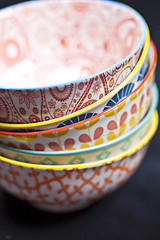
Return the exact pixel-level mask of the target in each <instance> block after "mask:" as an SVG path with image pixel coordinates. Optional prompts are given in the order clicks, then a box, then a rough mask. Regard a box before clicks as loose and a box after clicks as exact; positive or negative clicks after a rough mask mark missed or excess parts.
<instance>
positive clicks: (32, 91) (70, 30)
mask: <svg viewBox="0 0 160 240" xmlns="http://www.w3.org/2000/svg"><path fill="white" fill-rule="evenodd" d="M44 9H46V11H45V13H47V14H44ZM117 12H118V17H117ZM75 13H76V14H75ZM93 13H94V14H93ZM111 13H112V14H111ZM82 14H83V18H82ZM17 16H18V17H17ZM57 16H58V19H59V20H58V21H57V20H56V19H57ZM0 19H1V21H0V22H1V25H2V26H1V29H3V34H2V36H1V41H0V44H1V46H3V48H2V49H3V53H2V54H1V56H0V63H1V65H0V74H1V79H3V81H2V82H3V84H5V85H4V86H1V87H0V92H1V98H0V104H1V106H2V107H1V109H2V110H1V114H0V120H1V122H4V124H1V127H10V128H12V127H13V128H25V127H26V128H30V127H33V128H35V127H36V126H37V127H38V126H41V125H42V122H43V121H44V123H43V124H44V125H43V126H42V128H44V127H45V125H46V124H50V123H55V126H57V124H58V125H59V122H60V121H61V120H65V119H67V117H68V118H69V119H70V118H71V117H73V116H75V115H74V113H75V114H80V113H82V112H83V109H84V111H85V112H86V111H88V110H89V109H90V106H91V107H95V106H98V105H99V104H100V103H101V102H102V101H100V100H99V99H103V101H104V100H105V96H106V95H108V94H109V93H112V91H113V90H114V89H115V88H116V89H117V90H116V91H118V88H117V85H119V84H120V85H121V83H123V84H125V83H126V82H125V81H126V78H127V76H128V75H129V76H130V78H131V76H133V75H134V73H135V72H136V70H135V71H134V70H133V69H134V67H135V66H137V62H138V66H140V63H142V61H143V60H144V57H145V56H146V49H147V46H148V44H149V42H148V41H149V31H148V30H147V25H146V23H145V21H144V20H143V18H142V17H141V16H140V15H139V14H138V13H137V12H136V11H135V10H133V9H131V8H130V7H128V6H126V5H124V4H120V3H116V2H110V1H88V2H81V1H79V2H77V1H69V2H66V1H60V2H54V1H53V2H51V1H45V2H44V1H32V2H29V3H23V4H19V5H16V6H14V7H10V8H7V9H5V10H1V11H0ZM66 19H67V21H66ZM53 23H54V24H53ZM12 26H13V27H12ZM64 29H65V31H64ZM106 29H107V34H104V32H106ZM113 30H114V31H113ZM147 31H148V33H147ZM53 36H54V37H53ZM146 38H147V41H146ZM145 41H146V44H145ZM44 43H45V44H44ZM144 44H145V47H144ZM143 47H144V49H145V51H144V50H143V52H142V55H143V58H140V59H141V60H140V62H139V61H138V59H139V57H140V56H141V51H142V49H143ZM95 49H97V50H98V51H97V52H95ZM53 59H54V60H53ZM122 59H123V60H122ZM100 62H101V63H102V65H101V66H100V64H99V63H100ZM107 66H109V67H108V68H107ZM97 67H98V69H97ZM99 68H100V69H99ZM135 68H136V67H135ZM137 68H138V67H137ZM137 68H136V69H137ZM104 69H105V70H104ZM132 70H133V71H134V73H133V74H132V75H130V73H131V72H133V71H132ZM96 72H97V73H96ZM71 73H72V74H71ZM77 73H78V74H79V75H78V76H77ZM83 76H89V77H83ZM70 77H71V78H70ZM72 77H73V79H72ZM66 78H68V79H66ZM77 78H79V79H80V80H77V81H75V79H77ZM61 80H62V82H61ZM54 81H55V84H54ZM127 81H128V80H127ZM50 82H52V86H51V85H50ZM57 82H58V84H57ZM60 82H61V83H60ZM124 82H125V83H124ZM44 83H45V85H44ZM121 86H124V85H121ZM114 93H115V92H114ZM110 96H111V95H110ZM108 98H109V96H108ZM63 116H64V117H63ZM65 117H66V118H65ZM56 118H57V119H56ZM7 122H8V123H12V124H13V125H12V124H11V125H10V124H7ZM5 123H6V124H5ZM27 123H30V124H27ZM20 125H21V126H20Z"/></svg>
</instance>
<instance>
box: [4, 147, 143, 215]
mask: <svg viewBox="0 0 160 240" xmlns="http://www.w3.org/2000/svg"><path fill="white" fill-rule="evenodd" d="M146 150H147V146H144V147H143V148H142V149H140V150H139V151H137V152H134V153H133V154H132V155H130V156H126V157H124V158H123V159H121V160H119V161H118V162H113V163H111V164H103V165H101V166H98V167H92V168H85V169H73V170H61V171H59V170H40V169H38V168H37V169H36V168H28V167H19V166H16V165H14V164H10V163H7V162H2V161H0V186H1V188H3V189H4V190H6V191H7V192H9V193H11V194H13V195H14V196H16V197H18V198H21V199H24V200H27V201H28V202H29V203H30V204H33V205H34V206H35V207H38V208H40V209H43V210H47V211H51V212H69V211H75V210H79V209H81V208H84V207H86V206H88V205H90V204H91V203H93V202H94V201H95V200H98V199H100V198H102V197H103V196H105V195H106V194H109V193H110V192H113V191H114V190H115V189H116V188H118V187H120V186H121V185H122V184H123V183H124V182H126V181H127V180H128V178H129V177H130V176H131V175H132V174H133V173H134V172H135V171H136V169H137V168H138V166H139V164H140V163H141V162H142V160H143V158H144V156H145V154H146Z"/></svg>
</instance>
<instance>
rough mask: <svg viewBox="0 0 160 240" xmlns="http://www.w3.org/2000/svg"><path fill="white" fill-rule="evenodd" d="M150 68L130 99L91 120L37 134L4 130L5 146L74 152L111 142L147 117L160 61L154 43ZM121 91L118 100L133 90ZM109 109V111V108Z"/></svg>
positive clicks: (125, 89)
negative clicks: (155, 73)
mask: <svg viewBox="0 0 160 240" xmlns="http://www.w3.org/2000/svg"><path fill="white" fill-rule="evenodd" d="M152 46H153V48H152V50H153V51H152V54H151V55H150V57H151V61H152V62H151V65H150V69H149V71H148V73H147V75H146V77H145V78H144V80H143V81H142V82H141V84H140V86H139V87H138V88H137V89H136V90H135V91H133V92H131V93H130V94H129V95H128V96H127V97H126V98H124V99H123V100H122V101H120V102H119V103H117V104H116V105H114V106H112V107H111V105H112V104H113V102H111V103H109V104H108V106H106V110H105V111H104V112H102V113H101V114H98V115H96V116H94V117H92V118H89V119H87V120H84V121H81V122H78V123H75V124H73V125H70V126H65V122H64V126H62V127H61V128H59V129H53V130H49V131H41V132H35V133H32V132H31V133H30V132H29V133H12V132H3V131H0V138H1V139H0V141H1V143H2V144H4V145H7V146H10V147H15V148H20V149H25V150H32V151H33V150H36V151H71V150H72V151H73V150H77V149H82V148H88V147H93V146H96V145H100V144H103V143H107V142H109V141H111V140H113V139H116V138H118V137H120V136H121V135H123V134H125V133H127V132H128V131H129V130H130V129H131V128H133V127H135V126H136V125H137V124H138V123H139V122H140V120H141V119H142V118H143V117H144V115H145V114H146V112H147V111H148V108H149V107H150V103H151V99H152V94H151V93H150V92H151V91H150V89H151V88H152V86H153V82H154V71H155V65H156V61H157V56H156V49H155V46H154V45H153V44H152ZM130 88H131V87H130V85H129V86H128V88H123V89H121V90H120V91H119V92H118V93H117V94H116V95H115V96H114V99H115V101H116V99H120V98H121V97H122V96H123V95H125V92H127V91H128V89H130ZM107 107H108V108H109V109H107Z"/></svg>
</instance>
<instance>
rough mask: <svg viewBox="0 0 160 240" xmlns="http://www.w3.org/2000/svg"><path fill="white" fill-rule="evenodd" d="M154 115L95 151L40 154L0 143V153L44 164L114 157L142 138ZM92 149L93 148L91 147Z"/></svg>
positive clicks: (75, 162) (152, 121) (90, 160)
mask: <svg viewBox="0 0 160 240" xmlns="http://www.w3.org/2000/svg"><path fill="white" fill-rule="evenodd" d="M154 120H155V119H154V117H152V119H150V120H149V121H148V122H147V123H146V124H145V125H144V126H143V127H141V128H140V129H139V130H138V131H136V132H135V134H133V135H131V136H129V137H127V138H124V140H122V141H120V142H118V143H115V144H113V145H112V144H111V146H106V147H103V148H101V149H98V150H96V151H89V152H87V151H86V152H82V153H79V154H77V153H75V154H70V155H58V156H57V155H52V153H51V154H50V155H49V154H48V155H42V154H40V153H38V154H37V152H34V153H33V154H32V152H31V151H16V149H14V148H8V147H4V146H3V145H0V155H1V156H4V157H7V158H11V159H13V160H17V161H21V162H28V163H33V164H46V165H68V164H81V163H89V162H94V161H98V160H100V161H101V160H104V159H108V160H109V159H114V157H116V156H117V155H120V154H123V153H124V152H125V151H127V150H129V149H130V148H132V147H134V146H135V145H136V144H138V143H139V142H140V141H142V139H144V138H145V137H146V135H147V133H148V131H149V130H150V129H151V127H152V125H153V124H154ZM93 150H94V149H93Z"/></svg>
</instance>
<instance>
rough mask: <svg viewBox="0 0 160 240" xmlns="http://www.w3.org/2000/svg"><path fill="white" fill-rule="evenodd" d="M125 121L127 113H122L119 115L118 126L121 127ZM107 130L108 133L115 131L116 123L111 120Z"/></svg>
mask: <svg viewBox="0 0 160 240" xmlns="http://www.w3.org/2000/svg"><path fill="white" fill-rule="evenodd" d="M126 119H127V112H124V113H123V114H122V115H121V118H120V126H122V124H123V123H124V122H125V121H126ZM107 128H108V130H110V131H113V130H115V129H117V123H116V121H114V120H111V121H110V122H109V123H108V125H107Z"/></svg>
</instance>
